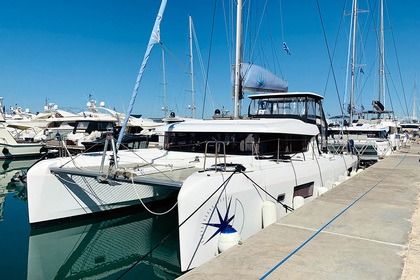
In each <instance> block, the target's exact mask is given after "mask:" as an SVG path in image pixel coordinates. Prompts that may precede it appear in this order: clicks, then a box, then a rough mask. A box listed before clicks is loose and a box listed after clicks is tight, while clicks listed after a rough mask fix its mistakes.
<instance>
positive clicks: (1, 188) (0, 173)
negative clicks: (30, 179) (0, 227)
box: [0, 159, 37, 221]
mask: <svg viewBox="0 0 420 280" xmlns="http://www.w3.org/2000/svg"><path fill="white" fill-rule="evenodd" d="M36 161H37V159H24V160H11V159H5V160H0V221H3V219H4V216H3V211H4V208H5V203H6V194H8V193H12V192H16V193H15V195H14V197H15V198H18V199H21V200H24V201H26V185H25V174H26V170H27V169H28V168H29V167H30V166H31V165H32V164H34V163H35V162H36Z"/></svg>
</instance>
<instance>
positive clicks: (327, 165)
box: [178, 155, 357, 271]
mask: <svg viewBox="0 0 420 280" xmlns="http://www.w3.org/2000/svg"><path fill="white" fill-rule="evenodd" d="M305 156H306V160H297V159H296V158H295V159H293V160H292V161H283V162H276V161H273V160H259V161H255V159H253V158H252V157H249V158H248V159H247V160H245V159H244V158H242V159H241V161H238V162H241V165H242V166H244V167H245V168H246V170H245V171H243V172H238V173H236V174H233V175H232V173H233V172H213V173H208V172H202V173H195V174H194V175H192V176H190V177H189V178H188V179H187V180H186V181H185V182H184V184H183V186H182V188H181V190H180V193H179V195H178V215H179V223H180V225H181V226H180V229H179V230H180V253H181V269H182V270H183V271H186V270H189V269H192V268H194V267H197V266H199V265H201V264H203V263H205V262H206V261H208V260H210V259H211V258H213V257H214V256H216V255H218V254H219V253H220V252H222V251H223V250H224V249H223V248H224V247H226V246H227V247H229V246H230V245H233V244H237V240H236V241H233V244H226V240H224V238H225V237H226V236H228V233H227V234H224V231H225V230H226V228H229V230H231V228H230V226H231V227H232V228H233V229H234V231H236V232H237V233H238V237H239V238H240V239H241V240H244V239H246V238H248V237H250V236H252V235H254V234H256V233H257V232H258V231H260V230H261V229H262V228H263V227H264V224H266V223H270V220H271V222H272V221H274V220H277V219H279V218H281V217H283V216H285V215H286V214H287V213H290V211H286V208H285V207H284V206H283V205H282V204H284V205H287V206H290V207H292V208H297V207H298V206H297V205H294V204H293V200H294V198H295V197H296V196H302V197H303V200H304V203H306V202H309V201H310V200H312V199H314V198H316V197H317V196H319V195H321V194H322V193H323V192H325V191H327V190H329V189H331V188H332V187H333V185H337V184H338V183H340V182H343V181H344V180H345V179H346V178H347V176H348V175H349V174H350V171H356V169H357V160H355V159H356V156H353V157H352V156H351V155H341V156H339V155H337V156H335V157H334V156H319V155H317V156H316V157H311V158H308V156H310V155H305ZM302 159H303V157H302ZM230 176H232V177H231V178H230ZM276 200H280V201H281V202H282V204H280V203H277V201H276ZM268 201H269V202H272V204H271V205H270V203H269V204H268V205H267V202H268ZM273 206H275V207H273ZM266 207H268V209H270V208H271V210H268V212H266V213H264V212H265V210H264V208H266ZM266 209H267V208H266ZM267 216H268V217H271V218H268V221H267V220H266V218H263V217H267ZM227 225H230V226H228V227H226V226H227ZM235 234H236V233H235ZM227 238H228V239H231V237H227ZM230 241H231V240H229V242H230Z"/></svg>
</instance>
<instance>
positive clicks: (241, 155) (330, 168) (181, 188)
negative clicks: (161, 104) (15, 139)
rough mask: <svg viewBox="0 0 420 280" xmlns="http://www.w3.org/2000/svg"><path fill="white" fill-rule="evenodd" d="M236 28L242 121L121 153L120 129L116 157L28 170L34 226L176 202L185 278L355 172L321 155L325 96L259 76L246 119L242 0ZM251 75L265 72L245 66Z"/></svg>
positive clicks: (180, 128) (167, 134) (190, 130)
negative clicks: (292, 89) (274, 84)
mask: <svg viewBox="0 0 420 280" xmlns="http://www.w3.org/2000/svg"><path fill="white" fill-rule="evenodd" d="M165 6H166V0H163V1H162V3H161V6H160V9H159V13H158V16H157V19H156V22H155V26H154V29H153V32H152V36H151V38H150V40H149V47H148V49H147V51H146V54H145V56H144V57H145V59H144V61H143V63H142V66H141V68H140V71H139V76H138V78H137V80H136V85H135V89H134V91H133V97H132V99H131V101H130V107H132V106H133V104H134V101H135V98H136V95H137V90H138V87H139V82H140V80H141V75H142V73H143V71H144V68H145V66H146V62H147V58H148V57H149V55H150V51H151V47H152V46H153V44H154V43H156V42H158V41H159V36H156V35H158V34H159V24H160V21H161V19H162V15H163V12H164V9H165ZM236 21H237V29H236V34H237V35H236V38H237V40H236V60H235V68H234V70H235V82H234V86H235V91H234V98H235V105H234V106H235V108H234V115H233V116H232V117H231V118H217V117H215V118H214V119H207V120H195V121H185V122H176V123H171V124H166V125H164V126H160V127H157V128H156V133H157V134H158V135H160V141H161V143H162V147H163V148H149V149H139V150H117V149H118V146H119V143H120V138H121V133H122V132H120V137H119V139H118V142H117V144H116V145H115V146H114V145H113V144H114V143H113V139H112V138H111V139H110V145H112V147H115V148H114V149H113V151H106V150H104V153H87V154H82V155H80V156H78V157H75V158H72V159H69V158H55V159H48V160H45V161H42V162H39V163H37V164H36V165H34V166H33V167H32V168H31V169H30V170H29V172H28V209H29V222H30V223H31V226H32V227H40V226H46V225H48V224H53V223H60V222H63V221H69V220H75V219H81V218H83V217H89V216H90V215H94V214H101V213H102V214H104V213H108V211H111V210H118V209H121V208H123V207H128V206H133V205H143V206H144V207H146V209H147V205H145V204H146V203H147V202H152V201H158V200H163V199H167V198H171V197H172V198H173V197H174V196H176V206H177V208H176V209H177V210H178V227H179V242H180V244H179V246H180V262H181V269H182V271H187V270H189V269H192V268H194V267H197V266H199V265H201V264H203V263H205V262H207V261H208V260H210V259H211V258H213V257H214V256H216V255H218V254H219V253H221V252H223V251H225V250H227V249H228V248H230V247H231V246H234V245H235V244H237V243H238V242H239V241H240V240H245V239H246V238H248V237H250V236H252V235H254V234H256V233H257V232H259V231H260V230H261V229H262V228H264V227H266V226H268V225H270V224H271V223H273V222H275V221H276V220H278V219H279V218H281V217H283V216H285V215H287V214H288V213H290V212H291V211H293V209H297V208H298V207H300V206H302V205H303V204H304V203H307V202H309V201H311V200H313V199H315V198H316V197H318V196H320V195H322V194H323V193H324V192H326V191H328V190H329V189H331V188H332V187H333V186H334V185H337V184H339V183H340V182H343V181H344V180H345V179H346V177H347V176H349V175H350V174H354V172H355V171H356V170H357V168H358V159H357V157H356V156H353V155H344V154H341V155H332V154H327V153H324V152H323V151H324V148H325V145H326V136H327V134H326V130H327V127H326V119H325V115H324V112H323V107H322V100H323V97H322V96H320V95H318V94H316V93H312V92H286V91H285V89H287V88H285V84H284V83H282V84H281V87H280V89H274V88H272V87H270V88H269V89H264V86H265V85H268V84H269V83H268V82H266V81H267V79H270V77H268V78H266V77H265V76H264V75H255V77H258V79H259V81H260V82H259V83H257V86H258V90H256V89H255V85H254V86H253V87H254V91H258V93H254V94H251V95H249V96H248V98H249V99H250V105H249V106H248V114H247V116H242V114H241V99H242V97H243V88H244V87H243V80H244V76H245V75H243V72H242V69H241V68H242V66H243V64H242V53H241V46H242V1H241V0H239V1H237V16H236ZM252 69H257V68H256V67H250V68H249V69H247V68H245V70H247V71H249V70H252ZM251 72H253V71H251ZM248 73H250V72H248ZM265 73H267V72H265ZM251 76H252V75H251ZM128 112H129V113H130V110H129V111H128ZM129 113H128V114H127V115H126V118H128V116H129ZM123 127H124V126H123ZM123 130H124V129H122V131H123ZM57 197H60V200H59V201H57V199H56V198H57ZM171 206H172V205H169V206H168V209H169V210H170V209H172V208H171ZM173 207H175V205H173ZM169 210H168V211H169Z"/></svg>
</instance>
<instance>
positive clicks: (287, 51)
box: [283, 42, 291, 55]
mask: <svg viewBox="0 0 420 280" xmlns="http://www.w3.org/2000/svg"><path fill="white" fill-rule="evenodd" d="M283 49H284V50H285V51H286V53H287V54H288V55H291V53H290V50H289V48H288V47H287V45H286V42H283Z"/></svg>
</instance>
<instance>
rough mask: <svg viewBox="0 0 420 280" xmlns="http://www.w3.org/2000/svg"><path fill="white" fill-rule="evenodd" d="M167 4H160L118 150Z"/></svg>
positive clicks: (157, 39) (163, 0)
mask: <svg viewBox="0 0 420 280" xmlns="http://www.w3.org/2000/svg"><path fill="white" fill-rule="evenodd" d="M166 2H167V0H162V2H161V3H160V8H159V12H158V14H157V16H156V20H155V24H154V25H153V30H152V34H151V35H150V39H149V44H148V45H147V48H146V52H145V54H144V58H143V62H142V64H141V67H140V70H139V73H138V75H137V79H136V83H135V85H134V90H133V93H132V95H131V100H130V104H129V106H128V110H127V114H126V115H125V119H124V123H123V125H122V128H121V131H120V134H119V136H118V141H117V145H116V146H117V149H118V147H119V146H120V144H121V142H122V138H123V136H124V132H125V129H126V127H127V123H128V120H129V118H130V116H131V112H132V111H133V107H134V102H135V101H136V97H137V92H138V90H139V86H140V81H141V78H142V77H143V72H144V69H145V68H146V64H147V61H148V60H149V57H150V53H151V52H152V48H153V46H154V44H156V43H159V42H160V22H161V21H162V17H163V13H164V11H165V8H166Z"/></svg>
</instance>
